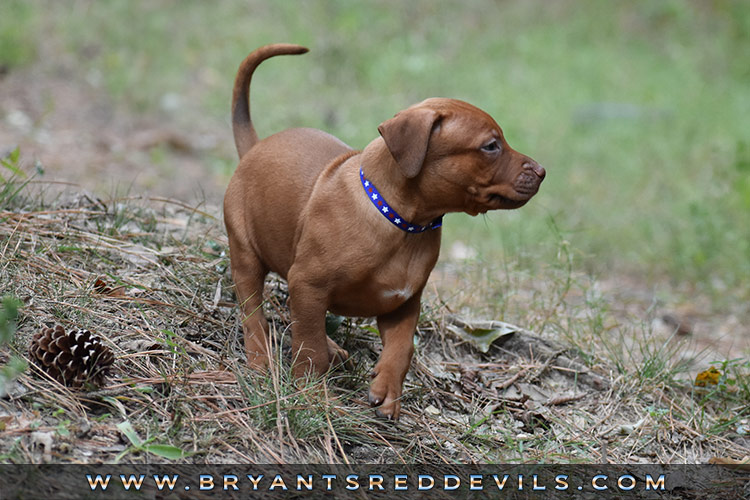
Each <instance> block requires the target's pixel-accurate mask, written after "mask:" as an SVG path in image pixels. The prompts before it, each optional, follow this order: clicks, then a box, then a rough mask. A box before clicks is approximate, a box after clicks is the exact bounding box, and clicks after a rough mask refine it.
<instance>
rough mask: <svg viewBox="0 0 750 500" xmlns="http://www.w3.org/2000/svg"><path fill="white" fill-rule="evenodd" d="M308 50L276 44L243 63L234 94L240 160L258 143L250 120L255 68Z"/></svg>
mask: <svg viewBox="0 0 750 500" xmlns="http://www.w3.org/2000/svg"><path fill="white" fill-rule="evenodd" d="M307 51H308V49H307V48H305V47H302V46H300V45H292V44H289V43H274V44H271V45H264V46H263V47H260V48H259V49H257V50H254V51H253V52H251V53H250V55H249V56H247V57H246V58H245V60H244V61H242V64H240V68H239V69H238V70H237V78H235V80H234V91H233V92H232V131H233V132H234V144H235V146H237V153H239V155H240V158H242V157H243V156H245V153H247V152H248V151H249V150H250V148H252V147H253V146H254V145H255V143H256V142H258V134H257V133H256V132H255V127H253V122H252V120H251V119H250V100H249V93H250V80H251V79H252V77H253V72H254V71H255V68H257V67H258V65H259V64H260V63H262V62H263V61H265V60H266V59H268V58H269V57H273V56H279V55H293V54H304V53H305V52H307Z"/></svg>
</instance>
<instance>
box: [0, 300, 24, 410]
mask: <svg viewBox="0 0 750 500" xmlns="http://www.w3.org/2000/svg"><path fill="white" fill-rule="evenodd" d="M19 307H21V302H20V301H19V300H18V299H16V298H15V297H13V296H10V295H6V296H5V297H3V301H2V308H0V348H4V346H6V345H10V343H11V341H12V340H13V338H14V337H15V334H16V328H17V325H16V319H17V318H18V308H19ZM24 371H26V362H25V361H24V360H23V359H21V358H20V357H18V356H15V355H12V356H10V359H9V361H8V363H7V364H6V365H5V366H3V367H2V368H0V397H2V396H5V394H7V392H8V389H9V388H10V385H11V384H12V383H13V381H14V380H15V379H16V377H18V375H20V374H21V373H23V372H24Z"/></svg>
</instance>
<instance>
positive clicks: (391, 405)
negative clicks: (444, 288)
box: [369, 290, 422, 420]
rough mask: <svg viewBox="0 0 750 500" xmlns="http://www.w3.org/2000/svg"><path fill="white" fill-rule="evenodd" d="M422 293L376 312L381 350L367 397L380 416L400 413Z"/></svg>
mask: <svg viewBox="0 0 750 500" xmlns="http://www.w3.org/2000/svg"><path fill="white" fill-rule="evenodd" d="M421 297H422V290H420V291H419V292H417V293H416V294H415V295H414V296H413V297H411V298H410V299H409V300H407V301H406V302H405V303H404V304H402V305H401V307H399V308H398V309H396V310H395V311H393V312H391V313H389V314H386V315H383V316H378V329H379V330H380V339H381V340H382V342H383V352H381V353H380V359H379V360H378V362H377V364H376V365H375V369H374V375H375V378H374V379H373V381H372V384H370V397H369V399H370V404H371V405H373V406H378V405H379V407H378V409H377V410H376V411H375V413H376V414H377V415H378V416H380V417H386V418H388V419H391V420H397V419H398V416H399V414H400V413H401V393H402V390H403V384H404V378H405V377H406V372H408V371H409V366H410V365H411V358H412V355H413V354H414V331H415V330H416V328H417V321H419V308H420V299H421Z"/></svg>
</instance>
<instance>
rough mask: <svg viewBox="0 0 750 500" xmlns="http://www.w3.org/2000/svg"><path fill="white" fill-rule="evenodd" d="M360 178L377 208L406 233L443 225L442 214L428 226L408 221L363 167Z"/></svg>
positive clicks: (421, 231) (360, 169) (360, 170)
mask: <svg viewBox="0 0 750 500" xmlns="http://www.w3.org/2000/svg"><path fill="white" fill-rule="evenodd" d="M359 178H360V180H361V181H362V187H363V188H364V189H365V193H367V197H368V198H369V199H370V201H371V202H372V204H373V205H375V208H377V209H378V212H380V213H381V214H382V215H383V217H385V218H386V219H388V220H389V221H390V222H391V224H393V225H394V226H396V227H397V228H399V229H401V230H402V231H404V232H406V233H423V232H425V231H427V230H428V229H437V228H439V227H440V226H442V225H443V216H442V215H441V216H440V217H438V218H437V219H435V220H434V221H432V222H430V224H429V225H427V226H420V225H419V224H412V223H410V222H407V221H405V220H404V219H403V217H401V216H400V215H399V214H398V213H397V212H396V211H395V210H393V208H391V206H390V205H389V204H388V203H387V202H386V201H385V200H384V199H383V197H382V196H380V192H379V191H378V190H377V189H376V188H375V186H373V184H372V182H370V181H368V180H367V179H366V178H365V173H364V172H363V171H362V167H360V168H359Z"/></svg>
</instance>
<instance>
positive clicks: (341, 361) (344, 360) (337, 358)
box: [327, 337, 352, 369]
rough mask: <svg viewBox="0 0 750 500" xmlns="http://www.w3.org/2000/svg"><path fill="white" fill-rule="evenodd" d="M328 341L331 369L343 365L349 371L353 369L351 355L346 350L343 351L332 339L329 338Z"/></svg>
mask: <svg viewBox="0 0 750 500" xmlns="http://www.w3.org/2000/svg"><path fill="white" fill-rule="evenodd" d="M327 340H328V363H329V365H330V367H331V368H336V367H337V366H340V365H343V366H345V367H346V368H348V369H352V362H351V359H350V358H349V353H348V352H347V351H346V349H343V348H342V347H341V346H339V345H338V344H337V343H336V342H334V341H333V340H331V338H330V337H328V338H327Z"/></svg>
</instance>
